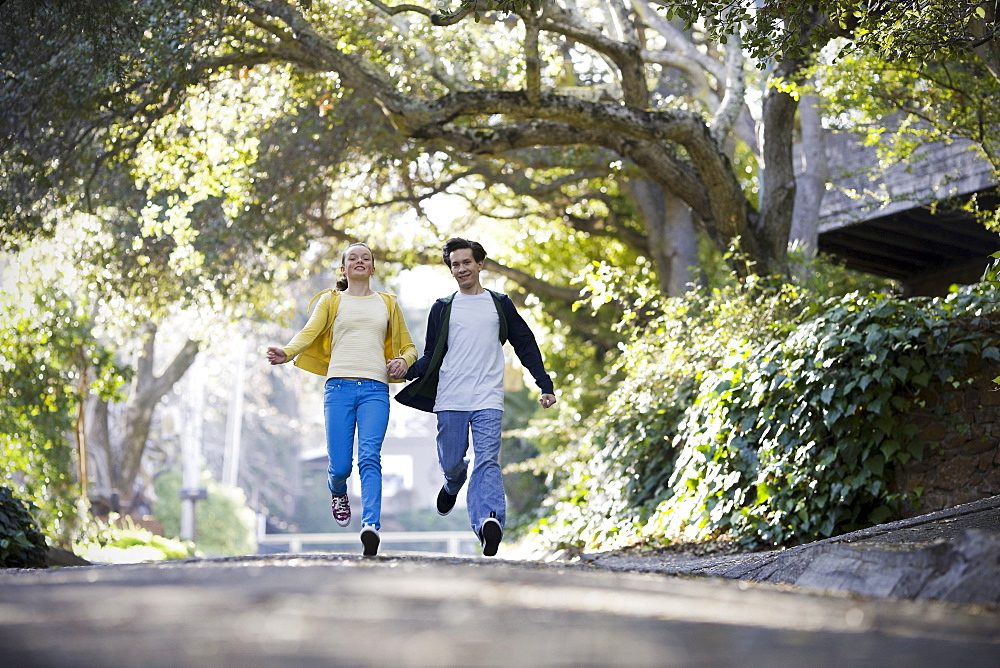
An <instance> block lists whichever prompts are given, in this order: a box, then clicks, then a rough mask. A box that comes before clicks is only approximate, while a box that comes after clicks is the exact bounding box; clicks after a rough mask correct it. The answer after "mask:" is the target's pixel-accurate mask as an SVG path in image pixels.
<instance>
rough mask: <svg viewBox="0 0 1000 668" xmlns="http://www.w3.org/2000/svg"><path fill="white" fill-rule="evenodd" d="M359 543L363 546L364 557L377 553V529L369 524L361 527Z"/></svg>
mask: <svg viewBox="0 0 1000 668" xmlns="http://www.w3.org/2000/svg"><path fill="white" fill-rule="evenodd" d="M361 544H362V545H364V547H365V552H364V555H365V556H366V557H374V556H375V555H376V554H378V544H379V537H378V529H376V528H375V527H374V526H373V525H371V524H366V525H364V526H363V527H361Z"/></svg>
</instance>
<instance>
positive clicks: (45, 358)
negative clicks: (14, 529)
mask: <svg viewBox="0 0 1000 668" xmlns="http://www.w3.org/2000/svg"><path fill="white" fill-rule="evenodd" d="M17 287H23V286H17ZM24 295H25V297H26V300H25V301H23V302H19V301H17V300H15V298H14V296H13V295H12V294H7V293H2V292H0V312H3V313H4V318H3V319H2V320H0V395H2V400H0V481H2V482H4V484H8V485H11V486H12V487H13V488H14V489H15V491H16V492H17V494H18V496H19V497H21V498H23V499H25V500H27V501H30V502H31V503H33V504H34V505H35V506H36V507H37V509H38V518H39V523H40V525H41V528H42V530H43V531H44V532H45V534H46V535H48V536H49V537H50V538H52V539H54V540H55V541H57V542H59V543H61V544H68V543H69V541H70V540H71V539H72V537H73V536H74V535H75V534H76V533H77V532H78V531H80V530H81V529H82V525H83V523H84V521H85V517H86V507H85V505H84V504H79V503H76V502H75V501H76V500H79V499H80V487H79V482H78V481H77V479H76V452H75V444H74V443H73V442H72V441H71V440H70V439H71V438H72V437H71V434H72V433H73V430H74V428H75V426H76V420H77V409H78V407H79V402H80V400H81V398H82V397H83V395H84V394H85V393H87V392H98V393H100V394H101V396H103V397H110V396H112V395H113V394H114V392H116V391H117V389H118V387H119V386H120V384H121V383H122V382H123V378H124V376H123V374H124V373H125V371H124V369H122V368H119V367H117V366H116V365H115V364H114V362H113V359H112V351H110V350H109V349H107V348H105V347H103V346H101V345H100V344H99V343H98V342H97V341H96V339H95V338H94V337H93V335H92V333H91V331H90V326H91V325H90V323H89V321H88V319H87V314H86V312H85V309H83V308H82V307H81V306H80V305H79V304H75V303H73V302H72V301H71V300H70V299H69V298H67V297H66V296H65V295H64V294H61V293H59V292H58V291H56V290H48V291H45V292H41V293H39V294H35V295H32V294H31V291H30V290H29V289H27V288H25V289H24Z"/></svg>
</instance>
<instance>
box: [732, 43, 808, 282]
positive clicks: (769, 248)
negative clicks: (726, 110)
mask: <svg viewBox="0 0 1000 668" xmlns="http://www.w3.org/2000/svg"><path fill="white" fill-rule="evenodd" d="M800 66H801V63H800V62H799V61H797V60H786V61H783V62H781V63H780V64H779V65H778V67H777V68H775V71H774V74H773V76H772V77H770V79H771V80H781V79H791V78H792V77H793V76H794V75H795V73H796V72H797V71H798V70H799V68H800ZM797 106H798V103H797V101H796V100H795V98H794V97H792V96H791V95H789V94H788V93H786V92H784V91H781V90H779V89H777V88H773V87H769V88H768V89H767V92H766V93H765V94H764V108H763V113H762V118H761V122H762V123H763V138H762V141H761V151H762V160H761V165H762V166H761V179H760V181H761V198H760V215H759V216H757V218H756V220H753V221H751V224H750V226H749V230H750V232H751V234H752V235H753V236H754V237H755V238H754V239H753V240H752V244H751V245H747V244H746V243H744V244H743V250H744V252H746V253H747V254H748V256H749V259H750V260H752V261H753V262H755V266H754V267H753V271H754V273H757V274H759V275H762V276H763V275H767V274H782V275H785V274H787V273H788V238H789V233H790V231H791V228H792V212H793V210H794V208H795V168H794V161H793V158H792V146H793V142H792V138H793V133H794V128H795V110H796V107H797Z"/></svg>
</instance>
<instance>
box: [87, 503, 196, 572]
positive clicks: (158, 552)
mask: <svg viewBox="0 0 1000 668" xmlns="http://www.w3.org/2000/svg"><path fill="white" fill-rule="evenodd" d="M119 522H120V518H118V517H117V516H115V515H112V516H111V517H110V518H109V520H108V522H107V523H106V524H105V523H96V522H95V523H94V525H93V526H92V527H91V528H90V531H89V532H88V533H87V535H86V536H85V537H84V539H83V540H81V541H80V542H78V543H77V544H76V545H75V549H74V552H75V553H76V554H77V555H79V556H80V557H82V558H83V559H86V560H87V561H90V562H93V563H105V564H134V563H139V562H143V561H166V560H171V559H187V558H188V557H193V556H195V554H196V552H195V549H194V545H193V544H192V543H188V542H183V541H180V540H172V539H170V538H164V537H163V536H158V535H156V534H155V533H153V532H152V531H149V530H148V529H143V528H141V527H137V526H136V525H135V524H134V523H133V522H132V520H131V518H128V517H126V518H125V520H124V521H121V523H120V524H119Z"/></svg>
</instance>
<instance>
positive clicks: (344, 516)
mask: <svg viewBox="0 0 1000 668" xmlns="http://www.w3.org/2000/svg"><path fill="white" fill-rule="evenodd" d="M330 510H331V511H332V512H333V519H334V520H336V521H337V524H339V525H340V526H342V527H346V526H347V525H348V524H350V523H351V502H350V501H349V500H348V499H347V494H334V495H332V496H331V498H330Z"/></svg>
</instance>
